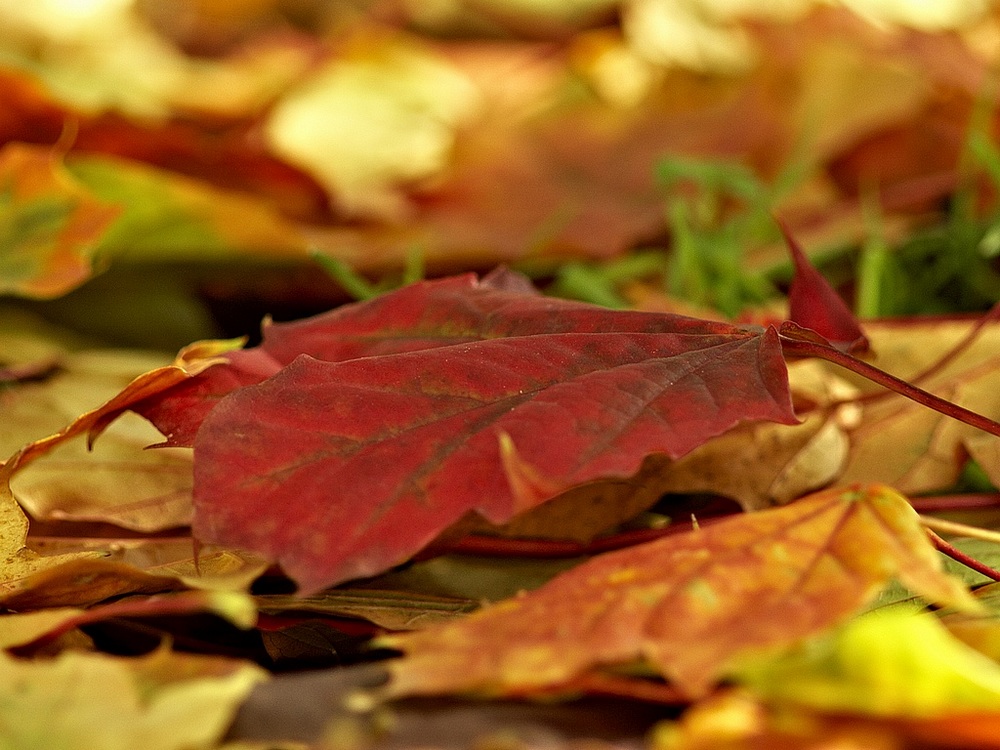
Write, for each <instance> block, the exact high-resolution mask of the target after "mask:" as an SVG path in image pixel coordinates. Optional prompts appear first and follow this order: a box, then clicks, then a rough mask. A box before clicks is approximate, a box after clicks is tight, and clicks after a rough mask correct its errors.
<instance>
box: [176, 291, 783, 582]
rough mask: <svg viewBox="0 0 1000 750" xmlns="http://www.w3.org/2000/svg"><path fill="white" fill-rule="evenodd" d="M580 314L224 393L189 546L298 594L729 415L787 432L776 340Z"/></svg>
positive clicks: (692, 442)
mask: <svg viewBox="0 0 1000 750" xmlns="http://www.w3.org/2000/svg"><path fill="white" fill-rule="evenodd" d="M536 299H537V298H536V297H533V296H525V295H516V296H512V298H509V301H510V302H511V303H513V304H512V306H511V307H510V308H509V309H508V310H507V311H505V313H506V315H509V316H510V318H507V320H516V319H517V318H518V317H519V315H518V309H519V305H518V304H517V303H518V302H523V303H524V304H525V305H526V306H528V310H526V312H527V313H528V314H529V315H528V320H529V321H530V322H531V323H534V322H535V321H532V319H531V316H530V313H531V308H532V307H534V309H535V310H536V311H538V312H541V310H542V309H543V308H544V307H545V306H546V305H549V304H551V303H548V302H545V303H535V300H536ZM561 309H563V310H564V311H566V312H569V311H570V310H571V309H574V308H571V307H566V306H562V308H561ZM575 313H576V314H567V315H560V316H558V317H556V316H549V317H548V320H550V321H558V322H556V326H557V328H559V329H564V330H565V329H569V330H570V331H573V332H567V333H541V332H539V333H538V334H537V335H530V336H529V335H522V336H511V337H507V338H498V339H491V340H484V341H475V342H471V343H468V344H456V345H453V346H447V347H439V348H436V349H423V350H419V351H411V352H406V353H402V354H394V355H387V356H383V357H364V358H360V359H354V360H348V361H343V362H321V361H319V360H315V359H312V358H310V357H307V356H300V357H299V358H298V359H296V360H295V361H294V362H293V363H292V364H291V365H289V366H287V367H285V368H284V369H283V370H282V371H281V372H280V373H279V374H277V375H275V376H274V377H272V378H271V379H269V380H267V381H265V382H264V383H262V384H260V385H256V386H249V387H247V388H243V389H240V390H237V391H235V392H233V393H231V394H229V395H228V396H226V397H225V398H224V399H223V400H222V401H220V402H219V403H218V404H217V405H216V406H215V407H214V408H213V409H212V410H211V412H210V413H209V415H208V417H207V418H206V419H205V421H204V422H203V423H202V425H201V428H200V429H199V430H198V434H197V438H196V440H195V533H196V535H197V536H198V537H199V538H200V539H203V540H204V541H207V542H212V543H221V544H226V545H231V546H236V547H243V548H246V549H251V550H254V551H257V552H259V553H261V554H264V555H265V556H267V557H271V558H273V559H276V560H279V561H280V562H281V563H282V565H283V567H284V568H285V570H286V572H287V573H288V574H289V575H291V576H292V577H293V578H294V579H295V580H296V581H297V582H298V583H299V584H300V585H301V586H302V588H303V590H304V592H309V591H313V590H315V589H317V588H321V587H323V586H327V585H331V584H333V583H336V582H338V581H342V580H346V579H348V578H352V577H359V576H364V575H371V574H374V573H376V572H380V571H382V570H384V569H386V568H387V567H390V566H391V565H393V564H396V563H398V562H401V561H402V560H405V559H406V558H407V557H409V556H410V555H412V554H413V553H414V552H416V551H417V550H419V549H420V548H421V547H423V546H424V545H426V544H427V543H428V542H430V541H431V540H432V539H433V538H434V537H436V536H437V535H438V534H439V533H441V532H442V531H443V530H444V529H445V528H446V527H447V526H449V525H450V524H452V523H454V522H455V521H457V520H458V519H459V518H461V517H462V516H463V515H464V514H465V513H467V512H469V511H471V510H476V511H478V512H479V513H481V514H482V515H483V516H484V517H485V518H487V520H489V521H491V522H493V523H500V522H503V521H506V520H508V519H509V518H511V517H512V516H513V515H515V514H516V513H517V512H519V511H521V510H525V509H527V508H529V507H532V506H534V505H538V504H539V503H541V502H543V501H544V500H547V499H549V498H550V497H552V496H554V495H556V494H558V493H559V492H560V491H563V490H565V489H568V488H569V487H572V486H574V485H576V484H580V483H582V482H586V481H589V480H592V479H596V478H598V477H603V476H609V475H616V474H618V475H629V474H631V473H634V472H635V471H636V470H637V469H638V468H639V464H640V463H641V461H642V459H643V458H644V457H645V455H647V454H649V453H653V452H663V453H666V454H668V455H672V456H675V457H676V456H680V455H683V454H684V453H686V452H687V451H690V450H691V449H692V448H694V447H696V446H697V445H698V444H700V443H702V442H704V441H705V440H706V439H708V438H709V437H711V436H713V435H715V434H719V433H720V432H724V431H725V430H726V429H729V428H730V427H732V426H734V425H735V424H737V423H738V422H740V421H745V420H751V419H771V420H775V421H782V422H786V423H787V422H792V421H793V420H794V416H793V414H792V411H791V405H790V403H789V398H788V393H787V390H786V387H787V383H786V376H785V370H784V362H783V360H782V359H781V352H780V347H779V345H778V341H777V336H776V334H775V332H774V331H773V330H770V331H768V332H765V333H761V334H752V333H748V332H745V331H741V330H739V329H736V328H730V329H728V331H727V332H725V333H723V332H719V333H712V334H709V333H701V332H700V331H703V330H704V329H705V326H706V324H705V323H704V322H695V321H692V320H691V319H685V318H669V317H660V318H658V319H657V318H656V317H655V316H653V317H646V316H644V315H640V314H629V313H608V312H606V311H601V310H599V309H594V308H588V307H587V306H578V307H576V308H575ZM591 316H593V317H591ZM504 317H505V316H498V319H499V320H501V321H503V320H504ZM550 325H551V324H546V325H545V327H544V328H543V330H545V329H546V328H549V326H550ZM708 328H709V330H720V331H726V330H727V329H726V327H725V326H723V327H722V328H721V329H719V328H718V324H708ZM636 330H659V331H663V332H662V333H636V332H635V331H636ZM580 331H588V332H580ZM598 331H600V332H598ZM685 331H690V333H687V332H685ZM694 331H699V332H698V333H694ZM291 426H294V429H295V440H290V439H289V433H288V430H289V429H290V427H291ZM552 434H558V435H559V436H560V439H559V441H558V443H555V444H554V443H553V442H552V441H551V440H550V439H549V436H550V435H552ZM233 435H240V440H239V441H234V440H233V439H232V436H233ZM362 497H363V498H368V499H369V500H368V502H367V503H364V504H359V503H358V502H357V499H358V498H362ZM369 503H370V504H369ZM293 508H294V510H293ZM250 517H252V518H254V519H255V523H253V524H247V523H246V521H245V519H246V518H250ZM402 518H405V519H406V521H405V523H402V524H400V523H399V520H400V519H402Z"/></svg>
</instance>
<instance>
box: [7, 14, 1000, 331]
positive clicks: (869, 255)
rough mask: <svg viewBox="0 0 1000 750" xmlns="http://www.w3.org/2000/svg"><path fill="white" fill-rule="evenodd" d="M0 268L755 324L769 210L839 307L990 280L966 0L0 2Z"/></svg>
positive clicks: (768, 298)
mask: <svg viewBox="0 0 1000 750" xmlns="http://www.w3.org/2000/svg"><path fill="white" fill-rule="evenodd" d="M0 19H2V23H0V144H2V145H0V293H2V294H4V295H5V296H6V297H7V303H8V304H10V305H14V306H17V307H19V308H21V309H22V310H23V309H27V310H30V311H31V312H32V313H34V314H37V315H40V316H42V317H44V318H46V319H47V320H49V321H52V322H56V323H59V324H61V325H64V326H68V327H70V328H73V329H75V330H77V331H81V332H83V333H85V334H87V335H90V336H95V337H98V338H100V339H101V340H104V341H106V342H110V343H116V344H124V345H129V346H143V347H152V348H161V349H173V348H176V347H179V346H181V345H183V344H185V343H187V342H189V341H191V340H194V339H197V338H206V337H212V336H224V335H225V336H229V335H243V334H249V335H251V336H253V335H254V333H255V331H256V328H257V326H258V323H259V321H260V319H261V318H262V317H263V316H264V315H267V314H271V315H274V316H276V317H277V318H279V319H280V318H291V317H298V316H301V315H306V314H309V313H312V312H317V311H319V310H322V309H326V308H328V307H329V306H331V305H334V304H338V303H340V302H343V301H345V300H347V299H350V298H352V297H363V296H370V295H371V294H375V293H378V292H379V291H381V290H384V289H387V288H391V287H392V286H394V285H397V284H399V283H404V282H406V281H411V280H413V279H415V278H419V277H420V276H422V275H423V274H425V273H426V274H430V275H438V274H442V273H451V272H456V271H460V270H476V271H483V270H487V269H489V268H491V267H493V266H495V265H498V264H508V265H512V266H514V267H516V268H519V269H521V270H524V271H525V272H527V273H529V274H530V275H532V276H533V277H534V278H535V279H536V280H537V281H538V283H539V284H540V285H542V286H543V287H544V288H546V289H547V290H548V291H550V292H551V293H554V294H560V295H565V296H572V297H577V298H580V299H585V300H588V301H591V302H596V303H598V304H604V305H610V306H616V307H641V308H644V309H668V310H681V311H687V312H693V313H696V314H699V315H709V316H726V317H730V318H743V319H759V318H762V317H763V318H767V317H769V316H774V315H777V316H780V315H782V314H783V313H782V310H781V302H780V299H781V298H780V292H781V290H782V289H783V288H784V285H785V284H786V283H787V279H788V274H789V265H788V262H787V260H786V258H785V255H784V250H783V248H782V245H781V242H780V239H779V234H778V232H777V230H776V227H775V225H774V222H773V219H772V217H773V216H774V215H779V216H781V217H782V219H783V220H784V221H785V222H786V223H787V224H788V225H789V226H790V227H791V229H792V231H793V232H794V233H795V235H796V236H797V237H798V238H799V239H800V241H801V242H802V244H804V245H805V246H806V247H807V249H809V250H810V251H811V253H812V254H813V256H814V259H815V260H816V261H817V262H818V263H819V264H820V265H821V266H822V267H823V269H824V271H825V272H826V273H827V274H828V275H829V276H830V277H831V278H832V279H834V280H835V281H836V282H837V283H838V285H839V286H840V288H841V290H842V291H843V292H844V293H845V295H847V296H848V297H849V298H850V299H851V300H853V302H854V304H855V307H856V309H857V310H858V312H859V313H861V314H863V315H865V316H885V315H913V314H920V313H941V312H953V311H975V310H982V309H985V308H987V307H989V306H990V305H991V304H992V303H993V302H994V301H995V300H997V299H1000V275H998V273H997V260H996V259H997V256H998V255H1000V223H998V220H1000V217H998V214H997V211H996V201H995V195H996V190H997V184H998V181H1000V152H998V151H997V147H996V139H995V136H996V129H997V116H996V85H995V84H996V81H995V67H996V63H997V60H998V59H1000V14H998V12H997V10H996V9H995V7H994V4H993V3H991V2H987V1H986V0H981V1H977V0H954V1H953V2H945V1H942V2H936V3H925V2H917V1H916V0H910V1H909V2H906V1H902V0H899V1H894V2H889V1H888V0H842V1H841V2H834V1H833V0H830V1H828V2H816V1H813V0H778V1H775V2H771V3H767V4H762V3H752V2H745V1H741V0H576V1H574V2H569V1H566V0H563V1H561V2H554V1H552V0H433V2H431V1H422V2H414V1H412V0H371V1H369V2H364V1H362V0H357V1H356V2H333V1H331V0H237V1H228V0H227V1H226V2H223V1H221V0H175V1H172V2H162V1H160V0H79V1H72V0H38V2H33V3H20V2H14V0H0Z"/></svg>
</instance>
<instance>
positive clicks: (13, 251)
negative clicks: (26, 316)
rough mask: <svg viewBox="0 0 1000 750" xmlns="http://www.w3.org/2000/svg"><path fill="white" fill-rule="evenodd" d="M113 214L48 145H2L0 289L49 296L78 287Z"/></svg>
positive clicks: (114, 208)
mask: <svg viewBox="0 0 1000 750" xmlns="http://www.w3.org/2000/svg"><path fill="white" fill-rule="evenodd" d="M119 213H121V207H120V206H116V205H114V204H111V203H105V202H103V201H100V200H98V199H97V198H96V197H95V196H94V195H93V194H91V193H90V191H88V190H87V189H86V188H85V187H83V186H82V185H80V184H79V183H77V182H76V181H75V180H74V179H73V177H72V176H71V175H70V174H69V173H68V172H67V171H66V170H65V169H64V168H63V166H62V164H61V162H60V159H59V155H58V154H57V153H55V152H53V151H52V150H51V149H49V148H48V147H41V146H29V145H26V144H18V143H11V144H7V145H6V146H5V147H4V148H3V150H2V151H0V214H2V215H3V218H2V219H0V245H2V246H3V248H4V252H3V258H2V259H0V292H3V293H8V294H17V295H21V296H25V297H39V298H49V297H57V296H59V295H60V294H63V293H65V292H68V291H69V290H71V289H73V288H75V287H77V286H79V285H80V284H82V283H83V282H84V281H86V280H87V279H88V278H90V275H91V260H92V255H93V253H94V252H95V250H96V248H97V245H98V242H99V240H100V239H101V237H102V236H103V235H104V233H105V231H106V230H107V229H108V227H109V226H110V225H111V224H112V223H113V222H114V220H115V219H116V218H118V215H119Z"/></svg>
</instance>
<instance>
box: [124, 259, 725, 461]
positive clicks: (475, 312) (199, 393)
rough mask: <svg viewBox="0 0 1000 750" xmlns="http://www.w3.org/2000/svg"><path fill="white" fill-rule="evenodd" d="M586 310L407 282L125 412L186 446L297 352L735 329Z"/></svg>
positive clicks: (495, 286) (511, 289) (348, 352)
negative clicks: (235, 397)
mask: <svg viewBox="0 0 1000 750" xmlns="http://www.w3.org/2000/svg"><path fill="white" fill-rule="evenodd" d="M594 310H595V308H593V307H591V306H589V305H584V304H580V303H577V302H569V301H566V300H557V299H552V298H549V297H542V296H541V295H540V294H538V292H537V290H535V289H534V287H532V286H531V283H530V282H529V281H528V280H527V279H526V278H525V277H524V276H521V275H520V274H517V273H513V272H511V271H507V270H505V269H498V270H496V271H494V272H492V273H490V274H488V275H487V276H485V277H484V278H483V279H482V280H477V279H476V276H475V275H474V274H464V275H461V276H453V277H450V278H446V279H440V280H437V281H427V282H422V283H418V284H412V285H410V286H407V287H403V288H402V289H398V290H396V291H394V292H392V293H391V294H386V295H383V296H380V297H376V298H374V299H372V300H369V301H367V302H361V303H357V304H354V305H346V306H344V307H340V308H337V309H336V310H332V311H330V312H328V313H324V314H322V315H317V316H315V317H312V318H308V319H306V320H301V321H296V322H292V323H281V324H275V325H266V326H265V328H264V334H263V343H262V344H261V346H260V347H259V348H257V349H252V350H247V351H238V352H231V353H229V354H227V355H226V356H227V358H228V359H229V365H228V366H216V367H212V368H209V369H207V370H204V371H203V372H201V373H200V374H198V375H197V376H195V377H193V378H191V379H189V380H187V381H186V382H183V383H180V384H178V385H176V386H174V387H173V388H171V389H170V390H169V391H167V392H165V393H160V394H156V395H154V396H153V397H151V398H150V399H148V400H147V401H145V402H143V403H141V404H138V405H135V406H133V407H131V408H132V409H133V410H134V411H136V412H138V413H139V414H142V415H143V416H144V417H146V418H147V419H149V420H150V421H151V422H152V423H153V424H155V425H156V427H157V428H158V429H159V430H160V431H161V432H162V433H163V434H164V435H166V436H167V438H168V439H167V443H166V445H170V446H187V447H190V446H191V445H193V444H194V436H195V433H196V432H197V430H198V427H199V426H200V425H201V422H202V420H203V419H204V418H205V416H206V415H207V414H208V412H209V411H210V410H211V409H212V407H214V406H215V404H216V403H217V402H218V401H219V399H220V398H222V397H223V396H225V395H226V394H227V393H229V392H230V391H233V390H235V389H237V388H242V387H243V386H247V385H253V384H254V383H259V382H260V381H262V380H264V379H266V378H268V377H270V376H272V375H274V374H276V373H277V372H278V371H279V370H280V369H281V368H282V367H284V366H285V365H287V364H290V363H291V362H292V361H293V360H294V359H295V358H296V357H298V356H299V355H300V354H308V355H309V356H311V357H315V358H316V359H321V360H324V361H327V362H341V361H345V360H349V359H356V358H358V357H370V356H382V355H387V354H398V353H401V352H408V351H417V350H420V349H432V348H437V347H440V346H450V345H453V344H461V343H467V342H471V341H480V340H483V339H494V338H500V337H507V336H533V335H539V334H549V333H565V332H570V331H575V332H578V333H596V332H600V331H608V330H619V331H634V332H637V333H654V332H657V331H661V330H663V329H664V328H665V327H668V326H669V327H670V328H671V329H672V330H674V331H677V332H681V331H683V332H685V333H689V334H702V333H704V334H711V333H729V332H731V331H733V330H735V329H733V328H732V327H731V326H729V325H727V324H724V323H715V322H712V321H705V320H697V319H694V318H682V317H680V316H677V317H675V318H664V316H662V315H661V314H658V313H635V312H625V313H622V312H613V311H604V312H602V314H601V315H596V316H595V314H594ZM666 320H670V321H671V322H670V323H669V324H668V323H666V322H665V321H666Z"/></svg>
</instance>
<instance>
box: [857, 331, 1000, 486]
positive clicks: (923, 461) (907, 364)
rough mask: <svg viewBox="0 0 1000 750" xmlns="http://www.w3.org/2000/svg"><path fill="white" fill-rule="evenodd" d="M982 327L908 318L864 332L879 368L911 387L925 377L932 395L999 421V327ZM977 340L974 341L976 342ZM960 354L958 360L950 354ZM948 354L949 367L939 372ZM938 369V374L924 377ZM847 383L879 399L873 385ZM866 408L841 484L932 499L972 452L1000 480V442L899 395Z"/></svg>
mask: <svg viewBox="0 0 1000 750" xmlns="http://www.w3.org/2000/svg"><path fill="white" fill-rule="evenodd" d="M978 325H979V324H978V322H977V321H974V320H969V319H964V320H963V319H947V318H943V319H931V320H927V321H922V320H915V319H901V320H896V321H871V322H870V323H867V324H866V327H865V328H866V332H867V334H868V336H869V338H870V339H871V345H872V351H873V352H874V353H875V355H876V359H875V360H874V362H875V364H877V365H878V366H879V367H880V368H882V369H883V370H886V371H888V372H891V373H892V374H893V375H896V376H897V377H900V378H903V379H904V380H910V381H913V380H914V379H915V378H919V380H918V384H919V385H920V387H922V388H924V389H925V390H928V391H931V392H932V393H935V394H937V395H939V396H942V397H944V398H947V399H948V400H950V401H952V402H954V403H957V404H959V405H961V406H964V407H966V408H968V409H971V410H973V411H975V412H978V413H980V414H983V415H985V416H987V417H990V418H992V419H996V418H1000V400H998V398H997V393H998V391H997V376H996V373H997V355H996V352H997V347H998V346H1000V326H998V325H997V324H996V323H993V322H989V321H986V322H985V323H984V324H983V325H982V327H981V328H978V331H977V330H976V329H977V326H978ZM971 334H975V337H974V339H973V340H971V341H969V340H967V339H968V337H969V336H970V335H971ZM956 347H957V350H956ZM953 350H955V351H954V352H953V354H954V356H952V355H950V354H949V352H952V351H953ZM946 355H948V358H947V361H945V362H943V363H942V364H943V366H941V367H937V366H936V362H937V361H938V360H939V359H941V358H942V357H944V356H946ZM931 367H934V370H933V372H931V373H929V374H928V376H926V377H921V373H923V372H925V371H927V370H928V369H929V368H931ZM846 377H847V378H848V379H850V380H852V382H854V383H855V384H856V385H857V386H858V388H859V389H860V390H861V392H862V394H871V393H874V392H876V391H875V390H874V389H873V388H872V387H871V385H870V384H867V385H866V384H864V383H863V382H861V381H860V380H856V379H854V378H853V376H846ZM862 408H863V413H862V419H861V421H860V423H859V424H858V425H857V427H855V428H854V429H853V430H852V431H851V435H850V438H851V448H850V452H849V454H848V461H847V464H846V466H845V468H844V472H843V474H842V475H841V476H840V479H839V481H842V482H867V481H879V482H886V483H889V484H892V486H894V487H896V488H898V489H899V490H900V491H901V492H910V493H921V492H932V491H935V490H941V489H944V488H947V487H949V486H951V485H953V484H954V483H955V481H956V480H957V479H958V476H959V473H960V471H961V468H962V465H963V464H964V462H965V457H966V456H967V455H968V454H969V453H972V454H973V455H975V456H976V457H977V458H978V459H981V460H982V464H981V465H982V466H983V468H984V469H985V470H986V471H987V472H988V473H990V472H994V473H995V470H994V463H993V461H992V458H993V456H994V455H996V452H997V447H996V446H997V443H998V442H1000V439H998V438H995V437H992V436H989V435H983V434H981V433H980V432H979V431H978V430H976V429H975V428H973V427H970V426H968V425H966V424H963V423H961V422H957V421H955V420H952V419H949V418H948V417H945V416H943V415H940V414H938V413H937V412H932V411H930V410H928V409H924V408H921V407H920V406H918V405H916V404H914V403H912V402H910V401H908V400H906V399H903V398H899V397H897V396H894V395H889V394H885V395H882V396H879V397H878V398H877V399H874V400H869V401H867V402H864V403H863V404H862ZM998 478H1000V477H993V479H994V481H997V479H998Z"/></svg>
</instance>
